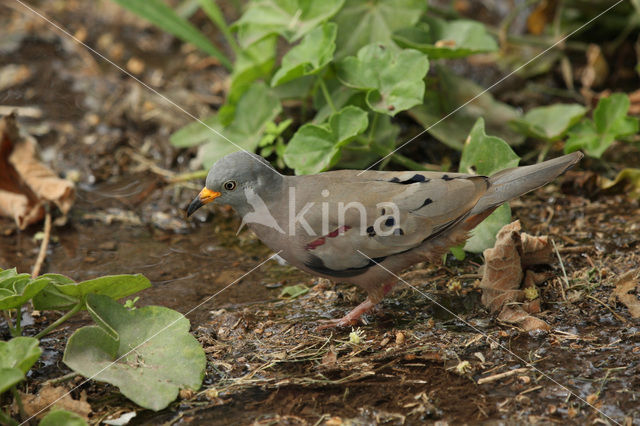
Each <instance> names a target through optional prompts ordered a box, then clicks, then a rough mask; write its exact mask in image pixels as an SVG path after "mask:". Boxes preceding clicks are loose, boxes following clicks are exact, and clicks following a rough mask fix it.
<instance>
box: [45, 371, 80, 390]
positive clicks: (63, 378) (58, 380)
mask: <svg viewBox="0 0 640 426" xmlns="http://www.w3.org/2000/svg"><path fill="white" fill-rule="evenodd" d="M76 376H79V374H78V373H76V372H73V373H69V374H65V375H64V376H60V377H56V378H54V379H50V380H47V381H46V382H43V383H42V386H41V387H44V386H51V385H57V384H58V383H62V382H66V381H67V380H71V379H73V378H74V377H76Z"/></svg>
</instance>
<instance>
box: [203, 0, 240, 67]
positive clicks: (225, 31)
mask: <svg viewBox="0 0 640 426" xmlns="http://www.w3.org/2000/svg"><path fill="white" fill-rule="evenodd" d="M198 3H200V6H201V7H202V10H204V13H206V14H207V16H208V17H209V19H211V20H212V21H213V23H214V24H216V25H217V26H218V29H219V30H220V32H222V35H223V36H224V38H225V39H226V40H227V43H229V46H230V47H231V50H233V53H234V54H235V55H236V58H237V57H238V56H239V55H240V54H241V53H242V49H241V48H240V46H239V45H238V43H237V42H236V39H235V38H233V35H232V34H231V31H230V30H229V26H228V25H227V23H226V21H225V20H224V15H223V14H222V11H221V10H220V8H219V7H218V5H217V4H216V2H215V1H214V0H198Z"/></svg>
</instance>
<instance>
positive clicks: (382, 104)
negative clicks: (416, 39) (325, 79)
mask: <svg viewBox="0 0 640 426" xmlns="http://www.w3.org/2000/svg"><path fill="white" fill-rule="evenodd" d="M428 70H429V61H428V60H427V57H426V56H425V55H424V54H422V53H420V52H418V51H417V50H411V49H407V50H402V51H397V50H392V49H389V48H388V47H386V46H384V45H380V44H370V45H368V46H365V47H363V48H362V49H360V50H359V51H358V56H357V57H353V56H350V57H348V58H345V59H343V60H342V61H341V62H340V63H339V64H338V78H339V79H340V81H342V82H343V83H344V84H345V85H346V86H349V87H352V88H355V89H359V90H364V91H366V93H367V97H366V101H367V105H368V106H369V108H371V109H372V110H374V111H377V112H380V113H383V114H388V115H390V116H394V115H396V114H397V113H399V112H400V111H404V110H406V109H409V108H411V107H412V106H415V105H418V104H420V103H422V99H423V97H424V81H423V79H424V76H425V75H426V74H427V71H428Z"/></svg>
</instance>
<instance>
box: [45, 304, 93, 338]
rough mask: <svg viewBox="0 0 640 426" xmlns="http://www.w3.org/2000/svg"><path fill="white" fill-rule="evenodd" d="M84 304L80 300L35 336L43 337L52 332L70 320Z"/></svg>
mask: <svg viewBox="0 0 640 426" xmlns="http://www.w3.org/2000/svg"><path fill="white" fill-rule="evenodd" d="M83 305H84V304H83V303H82V302H78V304H77V305H75V306H74V307H73V308H71V310H70V311H69V312H67V313H66V314H64V315H63V316H61V317H60V318H58V319H57V320H56V321H54V322H53V323H51V324H49V326H48V327H47V328H45V329H44V330H42V331H41V332H40V333H38V334H36V335H35V338H36V339H42V338H43V337H44V336H46V335H47V334H49V333H51V332H52V331H53V330H54V329H55V328H56V327H58V326H59V325H60V324H62V323H63V322H65V321H66V320H68V319H69V318H71V317H72V316H74V315H75V314H77V313H78V311H79V310H80V309H81V308H82V306H83Z"/></svg>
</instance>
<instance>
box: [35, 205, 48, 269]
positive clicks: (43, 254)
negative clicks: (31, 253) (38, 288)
mask: <svg viewBox="0 0 640 426" xmlns="http://www.w3.org/2000/svg"><path fill="white" fill-rule="evenodd" d="M44 208H45V216H44V236H43V237H42V244H40V252H39V253H38V258H37V259H36V264H35V265H34V266H33V272H31V278H36V277H37V276H38V275H40V269H41V268H42V264H43V263H44V259H45V258H46V257H47V247H49V239H50V238H51V211H50V210H49V204H46V205H45V207H44Z"/></svg>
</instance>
